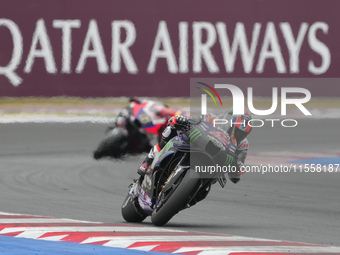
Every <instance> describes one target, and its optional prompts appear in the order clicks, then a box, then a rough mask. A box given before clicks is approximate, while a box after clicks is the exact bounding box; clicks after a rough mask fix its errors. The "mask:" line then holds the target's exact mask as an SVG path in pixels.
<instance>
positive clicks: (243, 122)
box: [223, 109, 252, 144]
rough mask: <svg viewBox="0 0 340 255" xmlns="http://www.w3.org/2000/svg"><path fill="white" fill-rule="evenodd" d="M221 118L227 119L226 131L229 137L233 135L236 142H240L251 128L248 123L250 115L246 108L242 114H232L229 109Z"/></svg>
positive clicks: (231, 110)
mask: <svg viewBox="0 0 340 255" xmlns="http://www.w3.org/2000/svg"><path fill="white" fill-rule="evenodd" d="M223 119H225V120H228V123H229V125H228V130H227V133H228V134H229V136H230V137H231V138H233V136H234V137H235V139H236V142H237V144H240V142H241V141H242V140H243V139H245V138H246V137H247V136H248V135H249V133H250V131H251V129H252V127H251V123H250V122H251V119H252V117H251V114H250V112H249V111H247V110H245V111H244V114H233V109H230V110H229V111H227V112H226V113H225V114H224V116H223Z"/></svg>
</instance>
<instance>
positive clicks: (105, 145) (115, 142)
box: [93, 128, 129, 160]
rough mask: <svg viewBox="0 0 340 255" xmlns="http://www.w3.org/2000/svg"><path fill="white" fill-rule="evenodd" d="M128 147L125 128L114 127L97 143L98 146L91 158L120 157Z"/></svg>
mask: <svg viewBox="0 0 340 255" xmlns="http://www.w3.org/2000/svg"><path fill="white" fill-rule="evenodd" d="M128 148H129V141H128V137H127V135H126V130H124V129H122V128H115V129H113V130H112V131H110V132H109V133H108V134H107V136H106V138H105V139H104V140H103V141H101V142H100V143H99V145H98V148H97V149H96V150H95V151H94V152H93V158H94V159H97V160H98V159H101V158H103V157H113V158H120V157H122V156H124V155H125V154H126V153H127V152H128Z"/></svg>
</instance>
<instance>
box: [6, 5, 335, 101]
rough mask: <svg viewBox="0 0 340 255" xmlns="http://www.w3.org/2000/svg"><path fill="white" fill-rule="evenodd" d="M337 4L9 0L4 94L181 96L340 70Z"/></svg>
mask: <svg viewBox="0 0 340 255" xmlns="http://www.w3.org/2000/svg"><path fill="white" fill-rule="evenodd" d="M339 11H340V2H339V1H330V0H328V1H317V0H301V1H270V0H265V1H254V0H249V1H213V2H211V1H193V0H188V1H161V2H160V1H147V2H141V1H136V0H132V1H112V0H102V1H94V0H72V1H69V0H58V1H57V0H53V1H51V0H30V1H27V0H11V1H2V8H1V11H0V13H1V14H0V96H81V97H112V96H126V95H135V96H157V97H167V96H176V97H178V96H189V94H190V91H189V90H190V89H189V87H190V86H189V83H190V78H199V77H204V78H209V77H213V78H226V77H234V78H261V77H262V78H264V77H266V78H270V77H272V78H273V77H275V78H277V77H279V78H287V77H291V78H335V77H339V76H340V75H339V66H340V53H339V50H338V47H339V45H340V30H339V18H338V14H339ZM320 93H321V94H320V96H332V95H333V93H332V92H331V91H325V90H322V91H320ZM259 94H261V91H260V92H259Z"/></svg>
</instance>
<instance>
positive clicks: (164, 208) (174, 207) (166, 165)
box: [121, 121, 236, 226]
mask: <svg viewBox="0 0 340 255" xmlns="http://www.w3.org/2000/svg"><path fill="white" fill-rule="evenodd" d="M235 151H236V147H235V145H234V143H232V142H231V141H230V137H229V135H228V134H225V133H224V132H223V131H221V130H220V129H217V128H215V127H213V126H212V125H211V124H209V123H208V122H205V121H197V122H193V121H192V122H191V125H190V128H188V129H187V130H183V131H182V132H180V134H179V135H178V136H176V137H174V138H172V139H171V140H170V141H169V142H168V143H167V144H166V146H165V147H164V148H163V149H162V150H161V151H160V152H159V153H158V154H157V155H156V157H155V159H154V161H153V163H152V165H151V170H150V171H148V172H147V173H146V175H145V176H144V177H141V178H140V179H136V180H134V181H133V183H132V184H131V185H130V186H129V192H128V195H127V196H126V198H125V200H124V202H123V204H122V208H121V211H122V216H123V218H124V219H125V220H126V221H127V222H142V221H143V220H144V219H145V218H146V217H147V216H151V221H152V223H153V224H154V225H156V226H162V225H164V224H166V223H167V222H168V221H169V220H170V219H171V218H172V217H173V216H174V215H175V214H177V213H178V212H179V211H181V210H183V209H186V208H189V207H191V206H193V205H195V204H196V203H197V202H199V201H201V200H203V199H204V198H206V196H207V195H208V193H209V191H210V189H211V185H212V184H214V183H216V182H219V184H220V185H221V187H222V188H223V187H224V186H225V184H226V182H227V180H226V178H225V173H227V172H228V171H235V169H236V162H235V161H236V159H235V158H236V157H235Z"/></svg>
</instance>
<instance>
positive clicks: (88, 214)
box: [0, 119, 340, 246]
mask: <svg viewBox="0 0 340 255" xmlns="http://www.w3.org/2000/svg"><path fill="white" fill-rule="evenodd" d="M320 123H321V122H320V121H316V120H305V121H302V122H300V123H299V126H298V127H297V128H295V129H294V131H292V130H291V129H285V128H271V127H269V126H268V127H264V128H261V129H256V130H254V131H253V133H252V136H251V137H250V138H249V140H250V144H251V148H250V152H249V153H252V152H266V151H281V150H282V151H290V152H292V153H294V152H301V151H318V152H323V151H335V150H336V151H339V138H338V130H339V129H338V124H339V121H338V120H336V119H334V120H323V121H322V124H323V125H322V126H323V129H320V125H321V124H320ZM105 127H106V125H103V124H33V123H30V124H0V130H1V132H0V211H3V212H11V213H21V214H34V215H42V216H52V217H58V218H70V219H77V220H88V221H97V222H107V223H124V220H123V219H122V217H121V214H120V205H121V203H122V201H123V199H124V197H125V195H126V192H127V186H128V185H129V184H130V182H131V180H132V179H133V178H135V177H136V169H137V167H138V166H139V164H140V162H141V161H142V159H143V158H144V155H143V156H133V157H132V156H130V157H127V158H126V159H125V160H124V161H111V160H101V161H95V160H93V159H92V157H91V152H92V150H93V149H94V148H95V147H96V145H97V144H98V142H99V141H100V140H101V139H102V138H103V134H104V130H105ZM339 183H340V170H338V172H337V173H267V174H260V173H247V174H246V175H245V176H244V178H243V180H242V181H241V182H240V183H239V184H237V185H235V184H232V183H230V182H228V184H227V186H226V188H224V189H222V188H221V187H219V186H218V185H215V186H213V189H212V191H211V193H210V194H209V195H208V197H207V199H206V200H204V201H202V202H200V203H199V204H197V205H196V206H194V207H192V208H190V209H187V210H185V211H182V212H180V213H179V214H178V215H176V216H175V217H174V218H173V219H172V220H171V221H170V222H169V223H168V224H167V225H166V226H164V227H166V228H171V229H179V230H186V231H198V232H208V233H221V234H230V235H240V236H247V237H258V238H268V239H277V240H287V241H295V242H306V243H315V244H324V245H334V246H340V238H339V236H340V184H339ZM150 224H151V223H150V219H148V218H147V219H146V220H145V222H144V223H142V225H146V226H148V225H150Z"/></svg>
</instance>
